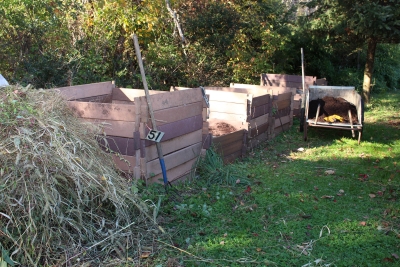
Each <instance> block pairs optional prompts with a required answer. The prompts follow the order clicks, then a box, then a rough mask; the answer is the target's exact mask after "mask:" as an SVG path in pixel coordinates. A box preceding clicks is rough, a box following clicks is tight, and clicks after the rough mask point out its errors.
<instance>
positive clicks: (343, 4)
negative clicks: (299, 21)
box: [307, 0, 400, 103]
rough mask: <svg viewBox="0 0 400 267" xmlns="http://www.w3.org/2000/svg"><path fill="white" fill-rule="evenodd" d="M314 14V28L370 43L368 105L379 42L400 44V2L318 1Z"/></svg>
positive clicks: (365, 85)
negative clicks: (323, 28)
mask: <svg viewBox="0 0 400 267" xmlns="http://www.w3.org/2000/svg"><path fill="white" fill-rule="evenodd" d="M307 6H308V7H313V8H317V11H315V12H314V13H313V14H311V15H310V17H311V19H312V21H313V23H314V25H319V26H322V27H324V26H325V27H326V29H327V31H329V32H331V33H332V32H334V33H335V34H336V35H342V36H343V35H347V36H345V38H347V39H352V40H354V42H360V41H361V42H362V43H364V44H367V47H368V48H367V58H366V63H365V69H364V81H363V98H364V100H365V101H366V102H367V103H368V102H369V101H370V94H371V79H372V75H373V71H374V61H375V51H376V47H377V44H378V43H400V1H398V0H353V1H348V0H314V1H311V2H310V3H308V4H307Z"/></svg>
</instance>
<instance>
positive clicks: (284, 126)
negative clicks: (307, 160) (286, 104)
mask: <svg viewBox="0 0 400 267" xmlns="http://www.w3.org/2000/svg"><path fill="white" fill-rule="evenodd" d="M290 127H291V126H290V124H289V123H286V124H284V125H283V126H282V127H277V128H275V136H276V135H278V134H280V133H281V132H284V131H287V130H289V129H290Z"/></svg>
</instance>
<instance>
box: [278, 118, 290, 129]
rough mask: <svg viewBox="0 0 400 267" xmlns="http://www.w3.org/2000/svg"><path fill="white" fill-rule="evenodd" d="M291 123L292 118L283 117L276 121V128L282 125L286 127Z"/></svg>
mask: <svg viewBox="0 0 400 267" xmlns="http://www.w3.org/2000/svg"><path fill="white" fill-rule="evenodd" d="M289 122H290V116H289V115H287V116H285V117H282V118H280V119H275V128H277V127H280V126H281V124H282V125H285V124H286V123H289Z"/></svg>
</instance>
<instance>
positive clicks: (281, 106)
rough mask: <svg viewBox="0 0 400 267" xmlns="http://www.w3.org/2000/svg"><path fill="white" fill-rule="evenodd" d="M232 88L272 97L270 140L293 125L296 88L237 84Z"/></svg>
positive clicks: (233, 84)
mask: <svg viewBox="0 0 400 267" xmlns="http://www.w3.org/2000/svg"><path fill="white" fill-rule="evenodd" d="M231 87H233V88H235V89H236V90H250V91H251V92H253V94H257V95H260V94H262V93H264V94H265V93H268V94H270V95H271V96H272V110H271V114H272V115H271V129H272V130H271V133H270V138H273V137H275V135H277V134H279V133H281V132H282V131H287V130H288V129H289V128H290V127H291V126H292V125H293V108H294V106H295V102H294V96H295V94H296V88H287V87H273V86H259V85H252V84H235V83H231Z"/></svg>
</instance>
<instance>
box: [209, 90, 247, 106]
mask: <svg viewBox="0 0 400 267" xmlns="http://www.w3.org/2000/svg"><path fill="white" fill-rule="evenodd" d="M206 92H207V94H208V95H210V102H211V103H212V102H213V101H226V102H229V103H238V104H243V103H246V104H247V99H249V97H250V96H249V95H248V94H246V93H237V92H224V91H213V90H207V91H206ZM210 108H212V105H211V104H210Z"/></svg>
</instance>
